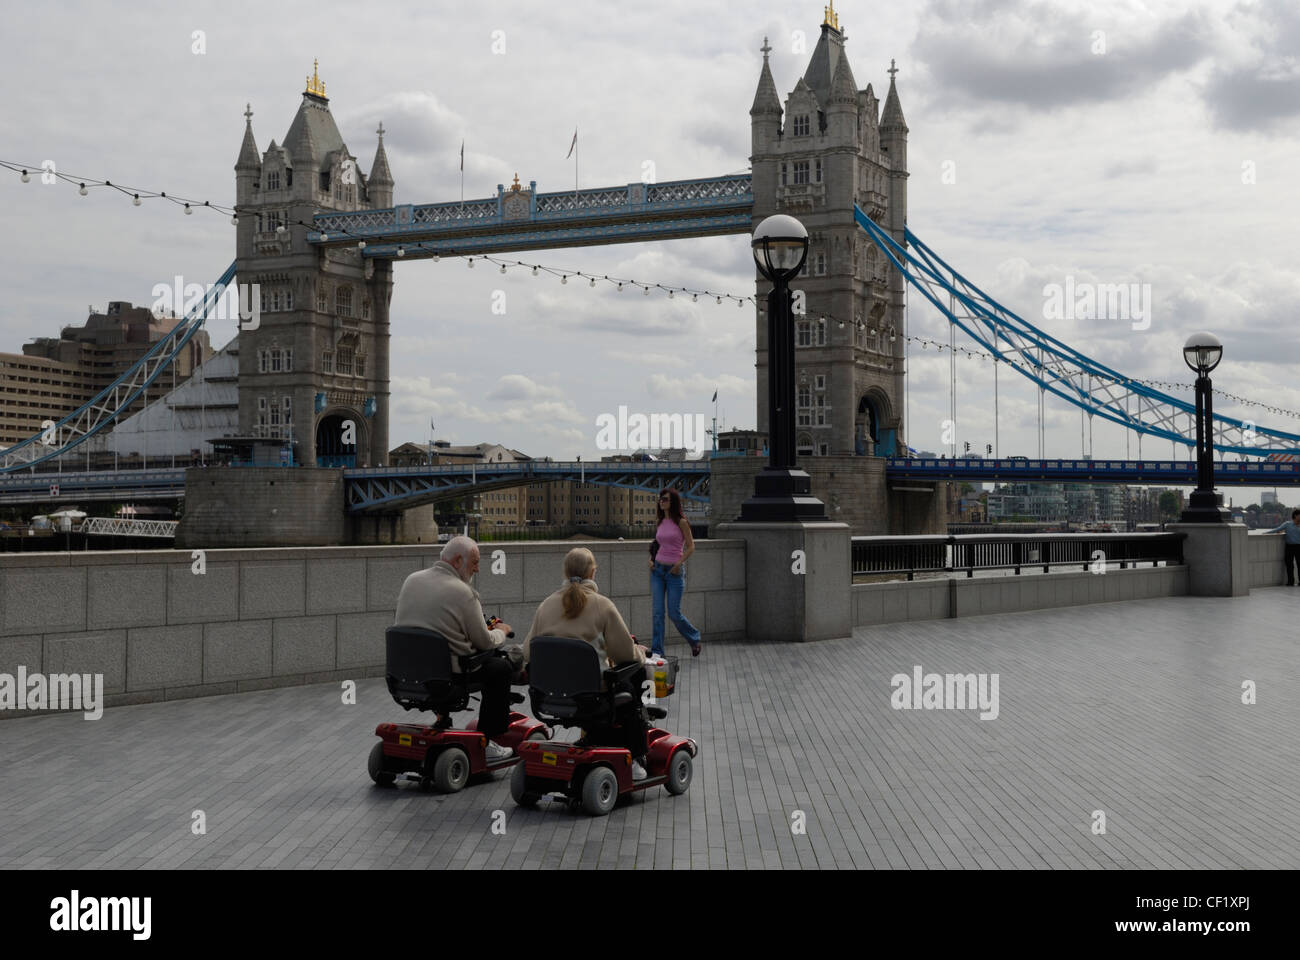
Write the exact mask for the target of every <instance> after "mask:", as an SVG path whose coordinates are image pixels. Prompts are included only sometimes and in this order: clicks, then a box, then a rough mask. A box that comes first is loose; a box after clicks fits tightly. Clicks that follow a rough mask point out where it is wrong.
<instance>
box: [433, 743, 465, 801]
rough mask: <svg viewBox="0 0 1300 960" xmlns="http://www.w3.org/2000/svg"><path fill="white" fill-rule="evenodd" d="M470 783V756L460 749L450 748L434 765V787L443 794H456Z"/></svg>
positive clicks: (439, 756) (440, 755)
mask: <svg viewBox="0 0 1300 960" xmlns="http://www.w3.org/2000/svg"><path fill="white" fill-rule="evenodd" d="M468 782H469V756H468V755H467V754H466V753H465V751H464V750H462V749H461V748H460V747H448V748H447V749H446V750H444V751H442V753H440V754H438V759H437V760H435V761H434V764H433V785H434V786H435V787H437V788H438V789H439V790H440V791H442V792H443V793H456V792H457V791H459V790H462V789H463V788H464V786H465V784H466V783H468Z"/></svg>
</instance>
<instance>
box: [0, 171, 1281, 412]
mask: <svg viewBox="0 0 1300 960" xmlns="http://www.w3.org/2000/svg"><path fill="white" fill-rule="evenodd" d="M0 167H3V168H4V169H7V170H10V171H13V172H14V173H17V174H18V175H19V179H21V180H22V182H23V183H30V182H31V179H32V177H33V176H40V177H42V178H43V180H44V178H48V177H53V178H54V179H55V182H62V183H68V184H74V185H76V186H77V188H78V192H79V193H80V194H81V196H83V197H84V196H87V195H88V194H89V192H90V191H91V189H94V188H108V189H111V190H115V191H117V192H118V193H121V194H122V195H123V196H127V197H130V198H131V203H132V205H133V206H137V207H138V206H140V205H141V204H142V203H143V202H144V201H145V200H167V201H169V202H171V203H174V204H176V205H177V206H179V207H182V208H183V209H184V211H185V213H186V214H192V213H193V212H194V211H195V210H200V209H201V210H211V211H214V212H216V213H220V214H223V215H227V216H229V217H230V222H231V223H232V224H238V222H239V213H238V207H229V206H225V205H223V204H219V203H213V202H211V201H209V200H197V199H195V198H192V197H184V196H180V195H178V194H175V193H170V194H169V193H167V192H166V191H159V190H147V189H142V188H135V187H129V186H126V185H124V184H120V183H114V182H112V181H111V180H107V179H100V178H97V177H81V176H76V175H73V174H70V173H61V172H59V171H58V170H57V169H46V168H45V166H44V165H42V164H23V163H17V162H14V161H10V160H0ZM45 182H49V181H48V180H46V181H45ZM290 226H300V227H305V228H307V229H309V230H315V229H316V225H315V224H313V223H308V222H306V221H304V220H293V221H287V220H282V221H279V222H278V223H277V225H276V232H277V233H280V234H283V233H286V232H287V230H288V227H290ZM332 236H341V237H343V238H344V239H346V240H349V241H354V242H355V243H356V245H357V248H358V249H361V250H364V249H365V247H366V239H365V237H363V236H361V235H359V234H354V233H351V232H350V231H348V230H345V229H342V228H336V229H332V230H330V231H321V240H322V241H329V240H330V238H331V237H332ZM408 250H411V251H415V252H417V253H419V252H424V251H427V252H428V254H429V256H430V259H432V260H433V261H435V262H437V261H439V260H441V259H461V260H464V261H465V262H466V266H467V267H469V268H470V269H473V268H474V263H475V261H476V260H477V261H482V262H483V263H486V264H491V265H492V266H495V267H496V268H497V269H498V270H499V272H501V273H508V272H509V271H510V270H511V269H525V270H528V271H530V272H531V273H532V275H533V276H535V277H536V276H539V275H541V274H543V273H545V274H547V275H549V276H553V277H558V278H559V280H560V283H561V284H567V283H568V282H569V280H570V278H575V279H577V280H579V281H582V280H586V281H587V282H588V286H589V287H595V286H596V285H597V284H602V283H607V284H610V285H612V286H613V287H614V288H615V289H616V290H618V291H622V290H623V289H624V288H625V287H627V288H632V289H639V290H640V291H641V293H642V295H643V296H649V295H650V291H651V290H658V291H660V292H661V293H665V294H667V296H668V299H670V300H672V299H675V298H676V297H677V295H678V294H680V295H682V296H683V297H689V298H690V300H691V302H692V303H696V302H699V299H700V297H704V298H705V299H706V300H708V299H712V300H713V301H714V302H715V304H717V305H721V304H722V302H723V301H724V300H728V301H732V300H734V301H735V302H736V305H737V306H738V307H742V308H743V307H744V305H745V304H746V303H750V304H754V305H755V306H756V307H757V308H758V310H759V311H760V312H761V311H763V310H764V305H763V304H762V303H760V302H759V299H758V297H757V296H739V295H737V294H734V293H723V292H721V291H715V290H698V289H693V288H691V287H686V286H672V285H669V284H663V283H657V282H651V281H645V280H636V279H632V278H627V277H611V276H609V275H608V274H595V273H588V272H585V271H582V270H571V269H564V268H561V267H550V266H546V265H544V264H540V263H526V262H524V261H523V260H508V259H504V258H501V257H495V256H491V255H489V254H466V253H457V252H455V251H454V250H451V251H439V250H437V249H435V248H434V247H433V246H432V245H426V244H425V243H424V242H423V241H416V242H415V243H410V244H399V245H398V247H397V250H396V255H397V256H398V257H399V258H400V257H405V256H406V254H407V251H408ZM806 318H807V319H811V318H812V315H811V314H808V315H806ZM817 319H818V321H819V322H821V323H832V324H835V325H836V326H837V327H838V328H839V329H841V330H842V329H844V327H845V326H846V323H852V324H853V325H854V326H856V327H857V328H858V329H859V330H862V331H865V330H867V329H868V328H870V333H871V334H872V335H874V334H875V333H876V329H875V324H874V323H870V322H868V321H866V320H863V319H862V318H861V317H859V318H857V319H855V320H851V321H845V320H844V319H843V318H840V317H836V316H834V315H833V314H828V313H818V314H817ZM880 333H881V334H888V336H889V341H890V342H891V343H892V342H894V339H895V337H896V331H895V329H894V327H893V326H892V325H890V326H888V327H885V326H883V325H882V327H881V330H880ZM903 340H904V341H905V342H907V343H919V344H920V345H921V349H922V350H928V349H929V348H930V347H934V348H935V351H936V353H939V354H942V353H943V351H944V350H952V351H954V352H957V353H960V354H962V355H963V356H965V357H966V358H968V359H972V360H993V359H995V358H994V355H993V354H992V353H990V352H988V351H986V350H978V349H972V348H969V347H965V346H957V345H952V344H947V343H943V342H942V341H939V340H934V339H931V338H930V337H920V336H911V335H904V337H903ZM999 362H1001V363H1006V364H1009V365H1010V366H1013V367H1015V368H1017V369H1020V370H1024V371H1026V372H1032V371H1034V370H1035V369H1036V367H1037V365H1036V364H1032V363H1028V362H1023V361H1019V360H1014V359H1011V358H1010V357H1003V358H1002V359H1001V360H1000V361H999ZM1112 382H1114V383H1115V384H1116V385H1118V386H1128V385H1131V384H1141V385H1143V386H1148V387H1158V388H1161V389H1166V390H1191V389H1193V384H1190V383H1178V382H1173V381H1168V380H1152V379H1142V378H1136V377H1134V378H1125V379H1116V380H1113V381H1112ZM1214 393H1215V394H1217V395H1218V396H1221V397H1223V398H1224V399H1227V400H1232V401H1233V402H1235V403H1239V404H1242V405H1243V406H1248V407H1255V408H1258V409H1261V410H1266V411H1268V412H1269V413H1272V414H1276V415H1278V416H1284V417H1292V418H1300V411H1295V410H1288V409H1285V408H1283V407H1278V406H1275V405H1272V404H1267V403H1262V402H1260V401H1258V400H1250V399H1248V398H1246V397H1242V396H1238V395H1237V394H1234V393H1228V392H1227V391H1224V390H1218V389H1216V390H1215V391H1214Z"/></svg>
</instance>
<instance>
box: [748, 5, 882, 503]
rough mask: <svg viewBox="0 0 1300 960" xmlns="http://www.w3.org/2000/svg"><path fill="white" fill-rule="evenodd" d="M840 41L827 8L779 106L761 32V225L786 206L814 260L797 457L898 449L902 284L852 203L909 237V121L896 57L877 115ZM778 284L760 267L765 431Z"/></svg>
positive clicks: (799, 328)
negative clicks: (804, 231) (771, 298)
mask: <svg viewBox="0 0 1300 960" xmlns="http://www.w3.org/2000/svg"><path fill="white" fill-rule="evenodd" d="M846 39H847V35H846V34H845V33H844V31H843V30H842V29H841V28H840V25H839V17H838V15H837V14H836V13H835V7H834V4H831V6H830V7H828V8H827V9H826V16H825V20H824V21H823V23H822V25H821V36H820V37H819V38H818V40H817V46H816V48H815V49H814V50H813V53H812V57H811V59H810V60H809V62H808V68H807V70H806V71H805V72H804V75H803V76H802V77H801V78H800V79H799V81H798V82H797V83H796V84H795V86H794V89H793V90H792V91H791V92H790V94H789V96H788V97H787V98H786V101H785V106H784V108H782V106H781V102H780V100H779V99H778V97H777V92H776V83H775V81H774V80H773V78H772V72H771V69H770V67H769V65H768V53H769V52H770V50H771V48H770V47H769V46H768V45H767V43H766V41H764V44H763V67H762V72H761V73H760V74H759V80H758V91H757V93H756V94H755V96H754V105H753V107H751V108H750V111H749V114H750V118H751V130H752V136H753V156H752V157H751V158H750V159H751V162H752V164H753V182H754V223H755V225H757V224H758V223H759V222H761V221H762V220H763V219H764V218H765V217H768V216H771V215H772V214H776V213H785V214H789V215H790V216H793V217H796V218H798V219H799V220H800V221H802V223H803V224H804V226H806V227H807V228H808V233H809V249H808V261H807V264H806V265H805V268H804V272H803V275H802V276H800V277H798V278H797V279H796V280H795V281H793V282H792V283H791V287H792V289H794V290H802V291H804V293H805V295H806V297H807V315H806V316H804V317H796V339H795V343H796V350H795V365H796V370H795V384H796V428H795V435H796V444H797V452H798V453H799V455H800V456H801V457H809V456H811V457H825V456H829V457H842V456H872V455H875V456H890V455H893V453H894V449H895V442H896V440H897V439H898V438H901V437H902V427H903V424H902V413H903V376H904V371H903V344H904V339H903V338H904V330H903V303H904V300H903V284H904V280H903V278H902V276H901V275H900V274H899V273H898V271H897V270H895V269H894V268H893V266H892V264H889V262H888V260H886V259H885V257H884V256H883V255H882V254H880V253H878V251H877V250H876V247H875V245H874V244H872V243H871V242H870V241H868V240H867V238H866V236H865V235H863V233H862V231H861V229H860V228H859V227H858V226H857V225H856V224H855V223H854V219H853V205H854V203H855V202H856V203H857V204H858V205H859V206H861V207H862V209H863V210H864V211H865V212H866V213H867V215H868V216H870V217H871V218H872V219H873V220H875V221H877V222H878V223H880V224H881V225H882V226H884V227H885V228H886V229H887V230H889V232H890V233H891V234H892V235H893V237H894V239H895V240H897V241H898V242H899V243H902V242H903V226H904V223H905V221H906V217H907V124H906V122H905V121H904V120H903V111H902V107H901V105H900V103H899V99H898V90H897V89H896V87H895V85H894V74H895V73H896V71H895V70H894V69H892V64H891V70H890V79H889V92H888V94H887V96H886V99H885V106H884V112H883V114H881V113H880V112H879V109H880V107H879V100H878V99H877V97H876V95H875V93H873V92H872V88H871V85H870V84H868V85H867V87H866V89H864V90H859V89H857V84H856V82H855V81H854V79H853V71H852V69H851V68H850V67H849V59H848V55H847V53H846V51H845V47H844V44H845V40H846ZM770 290H771V284H770V283H768V282H767V281H765V280H763V279H762V277H761V276H758V297H759V304H760V315H759V317H758V318H757V323H756V331H757V344H758V357H757V368H758V397H759V403H758V429H759V430H762V431H766V430H767V429H768V424H767V422H766V421H767V401H766V397H767V382H768V380H767V343H766V341H767V320H766V316H765V304H766V298H767V294H768V292H769V291H770ZM802 465H803V466H804V467H805V469H808V468H809V467H810V466H811V465H810V464H808V463H804V464H802ZM814 492H816V490H815V489H814Z"/></svg>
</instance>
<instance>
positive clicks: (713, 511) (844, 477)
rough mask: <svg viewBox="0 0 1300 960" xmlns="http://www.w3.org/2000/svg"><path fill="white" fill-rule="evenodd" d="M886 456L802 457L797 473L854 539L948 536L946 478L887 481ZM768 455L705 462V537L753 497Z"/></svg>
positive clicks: (714, 534) (829, 514)
mask: <svg viewBox="0 0 1300 960" xmlns="http://www.w3.org/2000/svg"><path fill="white" fill-rule="evenodd" d="M885 463H886V460H885V458H884V457H859V456H825V457H800V458H799V459H798V466H799V469H801V470H804V471H806V472H807V473H808V476H809V477H810V478H811V480H812V495H813V496H814V497H816V498H817V499H818V500H820V501H821V502H822V503H824V504H826V515H827V516H828V517H830V519H832V520H835V521H837V522H839V523H844V524H847V525H848V527H849V532H850V533H851V534H852V535H853V536H860V537H869V536H886V535H906V534H912V535H922V534H941V533H946V532H947V525H946V519H945V517H944V504H945V500H946V497H945V494H946V490H945V489H944V485H945V484H946V483H947V481H944V480H929V479H927V480H924V481H915V480H906V481H896V482H894V483H893V485H892V486H891V485H890V483H889V481H888V480H887V479H886V477H885ZM766 464H767V458H766V457H715V458H714V459H713V460H712V461H710V464H709V471H710V478H709V502H710V508H709V514H710V519H709V535H710V536H720V535H721V534H719V533H718V532H717V531H718V527H719V525H720V524H724V523H728V522H730V521H732V520H734V519H736V517H738V516H739V515H740V505H741V504H742V503H744V501H745V500H746V499H747V498H749V497H751V496H753V493H754V477H755V476H757V475H758V473H759V472H760V471H761V470H762V469H763V467H764V466H765V465H766Z"/></svg>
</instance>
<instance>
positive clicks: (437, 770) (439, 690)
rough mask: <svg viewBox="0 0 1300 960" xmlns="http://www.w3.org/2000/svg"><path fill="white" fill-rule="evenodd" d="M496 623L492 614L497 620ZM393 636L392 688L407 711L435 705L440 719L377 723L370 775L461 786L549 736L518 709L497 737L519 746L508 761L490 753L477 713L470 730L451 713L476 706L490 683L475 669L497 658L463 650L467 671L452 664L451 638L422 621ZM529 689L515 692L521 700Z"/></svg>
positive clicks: (513, 760) (387, 782)
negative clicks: (455, 723)
mask: <svg viewBox="0 0 1300 960" xmlns="http://www.w3.org/2000/svg"><path fill="white" fill-rule="evenodd" d="M489 625H491V620H489ZM385 641H386V643H387V648H388V649H387V664H388V666H387V671H386V673H387V679H388V692H389V693H391V694H392V695H393V699H394V700H396V701H397V702H398V703H399V704H401V705H402V707H404V708H405V709H407V710H431V711H433V712H434V713H436V714H437V720H436V721H435V722H434V723H432V724H422V723H381V724H379V726H377V727H375V733H376V735H378V737H379V742H378V743H376V744H375V745H374V748H373V749H371V751H370V762H369V769H370V779H372V780H373V781H374V782H375V783H376V784H378V785H380V786H391V785H392V784H393V783H394V781H395V780H396V779H397V777H398V776H399V775H403V774H406V775H408V776H413V777H414V778H415V779H418V780H419V781H420V785H421V786H432V787H434V788H435V789H437V790H439V791H441V792H443V793H455V792H456V791H458V790H460V789H461V788H463V787H464V786H465V784H467V783H468V782H469V779H470V777H471V776H474V775H480V774H491V773H492V772H494V771H496V770H504V769H505V768H506V767H512V766H514V765H516V764H517V763H519V752H518V750H519V746H520V744H521V743H523V742H524V741H526V740H545V739H547V738H548V736H549V733H550V732H549V730H548V729H547V727H546V725H545V724H543V723H539V722H538V721H536V720H534V719H532V718H531V717H526V716H524V715H523V714H522V713H517V712H515V711H513V710H512V711H511V712H510V726H509V728H508V729H507V730H506V732H505V733H503V734H502V735H501V736H499V737H497V738H496V742H497V743H499V744H500V745H501V746H503V747H510V748H511V749H513V750H515V753H514V754H513V755H512V756H509V757H506V758H504V759H502V760H495V761H489V760H488V758H487V752H486V751H487V737H486V736H484V735H483V734H481V733H479V732H478V731H477V730H476V729H475V726H476V725H477V723H478V721H477V719H476V720H472V721H470V723H469V724H467V725H466V727H465V729H463V730H457V729H453V728H452V721H451V715H452V714H453V713H456V712H458V711H461V710H465V709H467V708H468V707H469V701H470V694H472V693H477V692H479V691H480V690H481V689H482V683H481V682H480V681H478V680H476V678H475V676H474V670H475V668H476V667H478V666H479V665H481V664H482V663H483V661H484V660H485V659H487V658H489V657H495V656H499V654H498V652H497V651H495V650H485V651H482V652H479V653H473V654H470V655H468V656H462V657H460V668H461V672H460V673H453V672H452V670H451V658H452V653H451V649H450V647H449V646H448V643H447V639H446V637H443V636H442V635H441V634H437V633H434V632H433V631H431V630H423V629H420V628H417V627H389V628H388V632H387V634H386V635H385ZM523 700H524V698H523V695H522V694H518V693H512V694H511V701H512V702H513V703H522V702H523Z"/></svg>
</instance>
